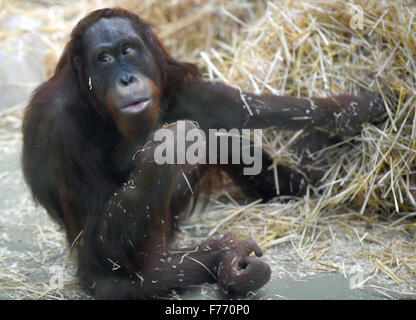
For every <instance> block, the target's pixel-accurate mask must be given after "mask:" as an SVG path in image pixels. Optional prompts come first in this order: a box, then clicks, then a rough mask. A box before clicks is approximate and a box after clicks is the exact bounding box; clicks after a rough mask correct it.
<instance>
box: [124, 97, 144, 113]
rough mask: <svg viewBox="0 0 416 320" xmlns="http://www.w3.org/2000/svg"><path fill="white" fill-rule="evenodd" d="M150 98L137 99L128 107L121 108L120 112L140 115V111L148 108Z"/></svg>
mask: <svg viewBox="0 0 416 320" xmlns="http://www.w3.org/2000/svg"><path fill="white" fill-rule="evenodd" d="M149 102H150V98H140V99H136V100H135V101H133V102H132V103H129V104H128V105H126V106H124V107H121V108H120V111H121V112H123V113H138V112H140V111H143V110H145V109H146V108H147V106H148V105H149Z"/></svg>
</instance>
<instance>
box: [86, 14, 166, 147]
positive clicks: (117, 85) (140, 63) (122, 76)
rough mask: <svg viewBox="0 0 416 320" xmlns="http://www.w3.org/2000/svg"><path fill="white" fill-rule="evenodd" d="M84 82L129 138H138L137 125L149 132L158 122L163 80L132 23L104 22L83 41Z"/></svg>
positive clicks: (114, 19) (108, 19)
mask: <svg viewBox="0 0 416 320" xmlns="http://www.w3.org/2000/svg"><path fill="white" fill-rule="evenodd" d="M82 42H83V46H84V48H85V49H86V50H85V52H84V53H83V57H82V58H81V59H82V64H83V70H84V76H85V78H86V79H85V81H86V82H87V83H88V86H89V89H90V90H91V91H92V93H93V95H94V96H95V97H96V99H97V100H98V101H99V103H100V106H101V107H102V108H105V109H107V110H108V111H109V112H110V114H111V115H112V117H113V119H114V120H115V122H116V124H117V126H118V127H119V129H120V131H121V132H122V133H123V134H124V135H125V136H126V137H128V138H131V139H132V140H135V139H134V136H139V135H140V133H139V132H137V130H138V128H134V123H136V124H137V123H139V122H140V123H144V124H146V126H149V128H142V129H145V130H146V131H149V130H150V127H152V126H153V125H154V124H155V123H156V121H157V118H158V105H159V96H160V93H159V89H158V88H159V87H160V76H159V70H158V69H157V66H156V63H155V61H154V59H153V56H152V53H151V51H150V49H149V48H147V47H146V45H145V44H144V42H143V40H142V39H141V37H140V35H139V34H138V33H137V32H136V31H135V30H134V28H133V26H132V24H131V22H130V21H129V20H128V19H125V18H104V19H100V20H99V21H98V22H96V23H95V24H93V25H92V26H91V27H90V28H89V29H88V30H87V31H86V32H85V34H84V36H83V38H82Z"/></svg>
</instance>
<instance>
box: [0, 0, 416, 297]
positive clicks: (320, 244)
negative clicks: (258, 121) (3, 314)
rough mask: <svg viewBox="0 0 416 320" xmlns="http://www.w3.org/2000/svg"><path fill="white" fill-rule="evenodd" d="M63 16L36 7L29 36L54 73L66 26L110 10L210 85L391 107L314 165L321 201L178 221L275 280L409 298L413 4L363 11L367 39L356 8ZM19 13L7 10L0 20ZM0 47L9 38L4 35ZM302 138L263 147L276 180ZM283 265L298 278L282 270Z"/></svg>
mask: <svg viewBox="0 0 416 320" xmlns="http://www.w3.org/2000/svg"><path fill="white" fill-rule="evenodd" d="M59 4H60V6H59V7H54V8H49V9H45V7H44V6H43V5H34V4H31V6H32V10H30V11H27V12H28V13H26V14H29V15H30V14H33V15H39V17H42V19H45V28H44V30H37V31H36V32H37V33H38V35H39V36H40V37H41V38H42V39H43V40H44V41H45V42H46V43H48V46H49V49H50V50H49V51H48V56H47V57H48V59H47V61H46V64H47V65H48V67H49V68H50V69H51V70H52V69H53V66H54V65H55V62H56V60H57V58H58V57H59V54H60V52H61V50H62V48H63V45H64V44H65V37H66V36H67V33H68V31H69V30H71V28H72V27H73V25H74V24H75V23H76V22H77V21H78V20H79V19H80V18H81V17H82V16H84V15H85V14H87V13H88V12H89V11H90V10H92V9H94V8H98V7H103V6H111V5H113V4H115V5H119V6H123V7H125V8H127V9H130V10H133V11H135V12H137V13H139V14H140V15H141V16H142V17H143V18H145V19H148V20H150V21H151V22H152V23H153V24H154V25H156V26H158V28H157V29H156V31H157V33H158V34H159V35H160V37H161V39H162V40H163V41H164V43H165V44H166V46H167V47H168V49H169V50H170V51H171V52H172V54H173V55H174V56H176V57H177V58H179V59H184V60H188V61H192V62H195V63H197V64H198V65H199V66H200V67H201V68H202V69H203V70H204V71H205V77H206V78H207V79H210V80H220V81H223V82H226V83H228V84H231V85H234V86H238V87H240V88H241V89H243V90H248V91H253V92H255V93H266V92H271V93H275V94H284V95H293V96H299V97H301V96H302V97H312V96H327V95H332V94H338V93H352V94H357V93H359V92H362V91H364V90H371V91H375V92H379V93H382V94H383V97H384V98H385V101H386V106H388V112H387V115H386V117H385V118H383V119H382V120H381V121H379V122H378V123H377V124H376V125H374V124H365V125H364V126H363V130H362V132H361V134H359V135H357V136H354V137H350V138H348V139H346V140H345V141H344V143H342V144H340V145H337V146H334V147H331V148H328V149H326V150H324V151H322V152H320V153H318V154H316V156H317V157H318V158H320V159H325V160H327V161H326V162H327V163H328V165H327V167H326V175H325V177H324V179H323V180H322V181H321V182H320V183H319V185H318V186H317V187H316V190H314V191H316V192H318V193H319V194H320V195H321V196H319V197H317V196H313V197H312V196H310V195H309V194H307V195H306V196H305V197H303V198H292V199H288V200H289V201H285V202H281V201H279V200H276V201H275V202H273V203H268V204H260V203H258V201H255V202H253V203H252V204H250V205H246V206H241V205H238V204H237V202H235V201H234V200H233V199H232V198H231V197H230V196H229V195H227V194H226V196H227V197H228V198H229V199H230V201H228V202H225V203H224V202H219V201H216V200H213V205H212V206H211V207H210V210H208V212H204V213H203V214H196V215H194V216H192V217H191V218H190V219H189V220H188V221H186V222H185V224H184V226H183V227H182V231H183V232H182V233H181V234H180V235H179V238H178V241H179V242H192V241H199V240H200V239H198V238H196V237H194V236H193V235H195V234H198V236H201V237H202V236H203V235H204V234H205V235H207V234H221V233H224V232H229V231H232V232H234V233H237V234H239V235H241V236H243V237H247V236H251V237H253V238H254V239H256V240H257V241H258V242H259V243H260V244H261V246H262V248H264V249H267V250H266V257H265V258H266V259H267V260H268V262H270V263H271V264H272V265H273V270H274V273H273V275H274V276H278V277H284V276H290V277H292V278H304V277H305V276H311V275H316V274H319V273H324V272H334V271H335V272H341V273H342V274H344V275H345V277H346V278H351V277H352V276H353V275H354V270H357V267H359V268H358V269H359V270H361V271H360V272H361V273H362V274H363V279H362V281H360V282H358V283H355V284H354V286H355V287H356V288H363V287H367V288H368V287H369V288H374V289H375V290H378V291H379V292H381V293H383V294H385V295H387V296H388V297H396V296H402V295H404V296H413V297H414V296H416V239H415V231H416V223H415V219H414V216H415V215H416V163H415V156H416V99H415V96H416V91H415V82H416V66H415V63H416V44H415V40H416V39H415V34H416V20H415V15H416V7H415V5H414V4H413V3H410V2H409V3H408V2H407V1H388V0H382V1H368V2H366V4H363V3H360V5H361V7H362V9H363V20H362V21H360V22H362V24H363V28H362V29H361V28H358V29H357V28H352V27H351V26H350V23H351V19H352V18H353V17H354V15H355V14H357V12H356V11H354V9H353V7H352V6H351V5H350V4H348V3H345V2H344V1H333V0H303V1H292V0H280V1H277V0H276V1H270V2H266V1H260V0H258V1H250V0H230V1H225V0H223V1H221V0H210V1H202V0H201V1H199V0H184V1H174V0H168V1H166V0H145V1H140V2H138V3H135V4H132V2H131V1H125V0H123V1H93V2H89V1H79V2H78V3H76V4H75V5H74V4H73V3H72V2H68V3H65V2H64V3H61V2H59ZM24 6H27V5H26V4H23V3H22V2H20V1H13V2H11V1H10V2H8V1H6V2H5V3H4V5H3V7H4V8H6V10H3V11H2V12H3V13H4V12H16V10H23V9H22V8H23V7H24ZM62 8H63V11H59V10H61V9H62ZM25 10H27V8H25ZM45 10H55V12H63V15H62V19H61V20H60V21H59V23H57V22H56V19H58V18H59V15H56V14H55V15H54V14H51V15H45ZM56 10H58V11H56ZM49 12H50V11H49ZM354 22H356V21H355V20H354V21H352V23H353V24H352V25H353V26H355V27H356V26H357V25H356V24H354ZM358 27H360V26H358ZM1 37H3V38H4V37H6V35H4V34H1V32H0V38H1ZM300 133H301V132H295V133H293V132H291V133H283V134H282V133H278V132H277V131H274V130H270V131H269V132H267V133H266V134H265V137H264V147H265V149H266V151H267V152H268V153H269V154H270V155H271V156H272V157H273V159H274V168H271V170H275V169H276V165H278V164H288V163H292V164H293V163H296V162H298V161H300V160H299V159H298V157H297V156H296V155H295V154H293V152H291V148H290V147H291V145H292V144H293V143H294V142H295V140H296V137H298V136H299V135H300ZM196 231H197V232H196ZM285 261H289V262H290V263H292V267H288V268H286V267H283V265H284V262H285ZM293 266H294V267H293Z"/></svg>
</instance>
